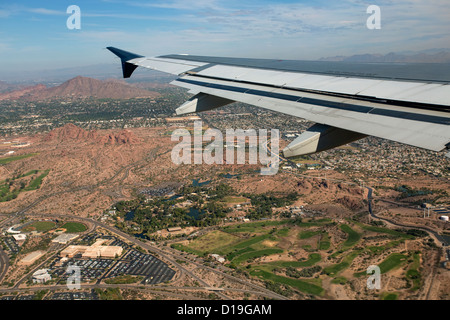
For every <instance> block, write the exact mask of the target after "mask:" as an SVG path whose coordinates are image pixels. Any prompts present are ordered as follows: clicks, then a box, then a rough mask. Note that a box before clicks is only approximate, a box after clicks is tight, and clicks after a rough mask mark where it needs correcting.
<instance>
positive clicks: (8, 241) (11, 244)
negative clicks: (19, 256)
mask: <svg viewBox="0 0 450 320" xmlns="http://www.w3.org/2000/svg"><path fill="white" fill-rule="evenodd" d="M3 242H4V243H5V245H6V247H7V248H8V250H9V251H11V252H12V253H14V254H16V253H18V252H19V245H18V244H17V242H16V240H15V239H14V238H13V237H5V238H3Z"/></svg>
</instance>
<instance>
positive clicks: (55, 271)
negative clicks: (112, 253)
mask: <svg viewBox="0 0 450 320" xmlns="http://www.w3.org/2000/svg"><path fill="white" fill-rule="evenodd" d="M113 263H114V260H112V259H102V258H98V259H87V260H84V259H77V258H72V259H69V260H67V261H66V262H64V263H62V264H61V266H59V267H55V266H54V264H53V265H51V266H50V267H51V269H50V273H51V275H52V278H53V277H60V278H61V279H67V277H68V276H70V274H68V273H66V270H67V268H68V267H69V266H77V267H80V275H81V281H82V282H84V281H91V280H96V279H98V278H100V277H101V276H102V275H103V274H104V273H105V272H106V271H107V270H108V269H109V268H110V267H111V266H112V265H113Z"/></svg>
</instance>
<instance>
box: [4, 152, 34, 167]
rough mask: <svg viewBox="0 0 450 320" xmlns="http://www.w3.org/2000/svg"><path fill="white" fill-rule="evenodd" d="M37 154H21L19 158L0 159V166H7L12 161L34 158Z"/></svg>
mask: <svg viewBox="0 0 450 320" xmlns="http://www.w3.org/2000/svg"><path fill="white" fill-rule="evenodd" d="M37 154H38V153H29V154H22V155H20V156H12V157H7V158H0V164H8V163H10V162H13V161H17V160H22V159H26V158H30V157H34V156H35V155H37Z"/></svg>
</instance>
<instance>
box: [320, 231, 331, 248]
mask: <svg viewBox="0 0 450 320" xmlns="http://www.w3.org/2000/svg"><path fill="white" fill-rule="evenodd" d="M330 246H331V242H330V236H329V235H328V233H327V232H323V233H322V235H321V237H320V240H319V245H318V249H319V250H328V249H330Z"/></svg>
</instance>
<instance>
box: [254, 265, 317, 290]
mask: <svg viewBox="0 0 450 320" xmlns="http://www.w3.org/2000/svg"><path fill="white" fill-rule="evenodd" d="M250 274H251V275H253V276H256V277H259V278H261V279H264V280H270V281H273V282H276V283H283V284H286V285H288V286H291V287H293V288H295V289H297V290H299V291H301V292H304V293H307V294H313V295H317V296H321V295H323V293H324V289H323V288H322V287H320V286H318V285H316V284H312V283H310V282H307V281H304V280H299V279H291V278H288V277H283V276H279V275H276V274H273V273H271V272H268V271H265V270H261V269H257V268H255V269H254V270H252V271H250Z"/></svg>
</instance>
